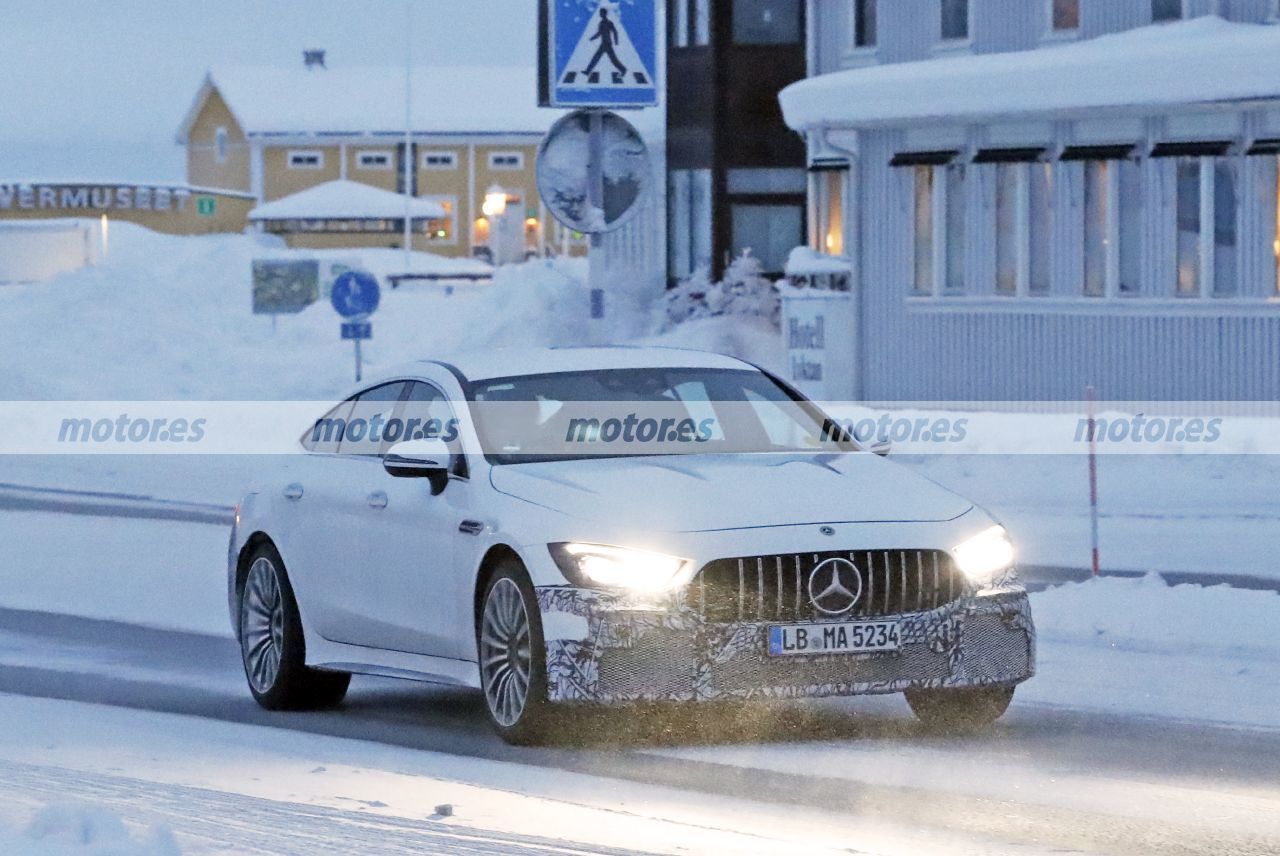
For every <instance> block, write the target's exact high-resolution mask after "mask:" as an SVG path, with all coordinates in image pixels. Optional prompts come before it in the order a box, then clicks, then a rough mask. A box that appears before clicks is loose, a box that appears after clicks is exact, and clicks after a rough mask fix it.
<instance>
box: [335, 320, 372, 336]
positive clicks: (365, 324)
mask: <svg viewBox="0 0 1280 856" xmlns="http://www.w3.org/2000/svg"><path fill="white" fill-rule="evenodd" d="M342 338H343V339H372V338H373V324H372V323H371V322H369V321H344V322H342Z"/></svg>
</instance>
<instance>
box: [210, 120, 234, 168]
mask: <svg viewBox="0 0 1280 856" xmlns="http://www.w3.org/2000/svg"><path fill="white" fill-rule="evenodd" d="M230 154H231V134H230V132H229V131H228V130H227V126H226V125H219V126H218V127H217V128H214V130H213V159H214V160H215V161H217V162H218V163H226V162H227V159H228V158H229V157H230Z"/></svg>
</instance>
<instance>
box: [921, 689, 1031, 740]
mask: <svg viewBox="0 0 1280 856" xmlns="http://www.w3.org/2000/svg"><path fill="white" fill-rule="evenodd" d="M1013 689H1014V688H1013V687H977V688H974V689H961V690H907V692H906V696H907V704H909V705H911V711H912V712H913V713H914V714H915V715H916V718H917V719H919V720H920V721H921V722H922V723H924V725H925V726H926V727H928V728H931V729H935V730H938V731H950V732H961V733H963V732H971V731H979V730H981V729H984V728H987V727H989V726H990V725H992V724H993V723H994V722H995V721H996V720H997V719H999V718H1000V717H1002V716H1004V713H1005V711H1006V710H1008V709H1009V703H1010V702H1011V701H1013Z"/></svg>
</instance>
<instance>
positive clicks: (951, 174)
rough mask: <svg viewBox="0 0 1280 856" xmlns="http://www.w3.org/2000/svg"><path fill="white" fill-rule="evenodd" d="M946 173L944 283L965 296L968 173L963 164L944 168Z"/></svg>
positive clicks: (956, 292) (947, 288)
mask: <svg viewBox="0 0 1280 856" xmlns="http://www.w3.org/2000/svg"><path fill="white" fill-rule="evenodd" d="M942 169H943V170H945V172H946V182H945V185H944V186H945V188H946V192H945V195H946V200H945V206H944V209H945V211H946V219H945V222H944V224H943V225H944V229H945V231H944V234H945V235H946V256H947V257H946V263H945V265H944V266H943V268H944V270H945V271H946V281H945V283H944V285H945V287H946V290H947V291H949V292H952V293H955V294H959V293H962V292H963V291H964V287H965V249H966V241H967V240H968V235H967V229H966V228H965V225H966V222H967V220H968V217H967V214H968V211H967V208H968V199H967V198H966V195H965V187H966V183H965V170H966V167H965V166H964V165H963V164H951V165H949V166H946V167H942Z"/></svg>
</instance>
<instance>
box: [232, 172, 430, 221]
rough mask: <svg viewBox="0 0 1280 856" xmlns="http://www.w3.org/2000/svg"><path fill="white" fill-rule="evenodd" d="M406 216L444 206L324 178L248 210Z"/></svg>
mask: <svg viewBox="0 0 1280 856" xmlns="http://www.w3.org/2000/svg"><path fill="white" fill-rule="evenodd" d="M406 206H407V207H408V208H409V209H410V214H409V216H410V217H411V218H417V217H427V218H430V217H444V216H445V214H446V212H445V210H444V206H443V205H441V204H440V203H439V202H432V201H431V200H430V199H421V198H419V197H416V196H411V197H409V198H408V199H407V200H406V199H405V195H404V194H403V193H395V192H393V191H390V190H383V189H381V188H379V187H373V186H371V185H368V184H364V183H362V182H359V181H348V180H345V179H344V180H340V181H326V182H325V183H324V184H317V185H316V186H315V187H309V188H307V189H306V190H303V191H299V192H298V193H294V194H292V195H290V196H286V197H284V198H283V199H277V200H276V201H275V202H267V203H265V204H263V205H259V206H258V207H257V208H254V209H253V210H252V211H250V212H249V219H250V220H294V219H297V220H322V219H333V220H342V219H346V218H353V217H358V218H362V219H369V220H394V219H396V218H400V219H402V220H403V218H404V213H405V208H406Z"/></svg>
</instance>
